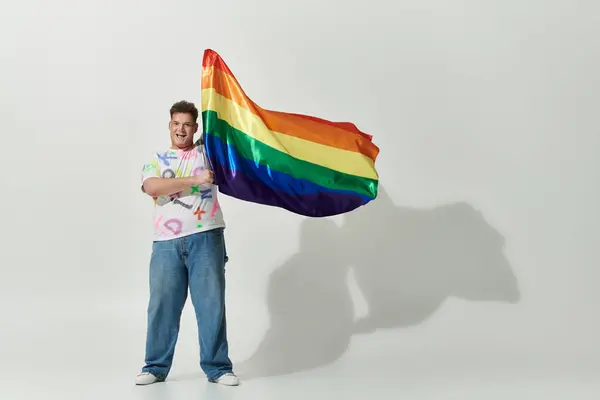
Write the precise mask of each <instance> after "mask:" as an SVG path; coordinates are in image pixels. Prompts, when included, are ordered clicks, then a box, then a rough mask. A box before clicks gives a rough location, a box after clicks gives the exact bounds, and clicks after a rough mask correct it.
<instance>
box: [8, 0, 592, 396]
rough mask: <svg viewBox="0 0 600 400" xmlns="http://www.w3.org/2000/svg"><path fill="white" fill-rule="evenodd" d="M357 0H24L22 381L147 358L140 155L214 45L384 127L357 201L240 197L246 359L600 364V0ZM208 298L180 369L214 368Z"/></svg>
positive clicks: (52, 381) (403, 364) (236, 302)
mask: <svg viewBox="0 0 600 400" xmlns="http://www.w3.org/2000/svg"><path fill="white" fill-rule="evenodd" d="M341 4H342V3H340V4H339V5H338V4H337V2H334V1H317V0H312V1H302V2H289V1H288V2H283V1H282V2H280V1H276V0H269V1H267V0H254V1H241V0H240V1H224V2H216V1H214V2H206V1H202V2H200V1H192V0H187V1H184V0H178V1H166V0H162V1H160V0H156V1H141V0H138V1H132V0H128V1H122V0H119V1H116V0H108V1H106V0H105V1H86V2H82V1H75V0H55V1H52V2H47V1H42V0H21V1H20V2H10V4H9V2H5V3H3V5H2V11H1V12H0V30H1V33H2V34H1V35H0V43H2V52H1V57H2V60H1V66H2V67H1V70H2V73H1V74H0V87H1V95H0V96H1V97H0V101H1V107H0V113H1V119H2V143H3V149H2V155H3V157H2V161H3V164H4V167H3V168H2V170H1V172H0V190H1V191H2V199H3V200H2V207H1V211H2V213H3V214H4V216H3V229H2V240H1V243H2V245H1V248H2V250H1V256H2V261H1V262H0V265H1V268H2V279H1V280H0V296H1V297H0V299H1V301H2V308H1V309H0V318H1V319H0V321H1V327H2V328H1V331H0V339H1V341H0V350H1V351H2V357H3V358H4V359H5V360H6V359H8V360H10V362H6V363H5V362H2V363H0V364H2V368H4V369H5V371H3V372H2V375H3V376H5V377H10V378H11V382H12V383H13V384H14V385H15V386H13V387H12V388H13V389H14V390H15V392H14V393H18V392H19V390H21V389H22V388H23V386H19V385H22V384H23V382H25V381H24V380H19V379H17V378H19V377H21V378H23V379H29V378H31V377H32V376H35V377H36V379H38V381H39V380H42V381H43V382H45V385H46V386H44V387H45V388H46V389H47V388H49V387H56V388H59V386H54V385H60V383H58V382H56V380H60V379H62V378H60V377H67V376H71V375H70V374H80V375H79V376H80V379H84V377H85V374H87V373H89V372H91V371H99V372H101V373H103V374H108V375H110V376H113V377H119V379H123V378H124V379H125V380H131V381H132V380H133V378H134V376H135V374H136V373H137V371H138V369H139V368H141V366H142V363H143V350H144V340H145V336H144V335H145V317H146V316H145V307H146V301H147V268H148V267H147V265H148V260H149V254H150V246H151V230H152V219H151V211H152V201H151V199H149V198H148V197H146V196H145V195H143V194H142V193H141V192H140V188H139V182H140V181H139V178H140V171H141V167H142V165H143V163H144V162H145V161H146V160H147V157H148V156H149V155H150V154H151V152H152V151H153V150H154V149H156V148H157V147H161V146H166V145H168V144H169V142H168V130H167V123H168V117H169V116H168V110H169V107H170V106H171V104H172V103H174V102H175V101H178V100H181V99H186V100H191V101H194V102H196V103H197V105H198V106H200V74H201V62H202V54H203V51H204V49H205V48H212V49H214V50H216V51H217V52H218V53H219V54H220V55H221V56H222V57H223V58H224V60H225V61H226V62H227V63H228V65H229V66H230V68H231V69H232V70H233V72H234V74H236V76H237V78H238V80H239V81H240V82H241V84H242V86H243V88H244V89H245V91H246V92H247V94H248V95H249V96H250V97H251V98H252V99H253V100H254V101H256V102H257V103H258V104H260V105H261V106H263V107H266V108H271V109H276V110H281V111H291V112H298V113H306V114H311V115H317V116H319V117H323V118H327V119H331V120H336V121H352V122H355V123H356V124H357V126H358V127H359V128H360V129H362V130H364V131H366V132H368V133H370V134H372V135H373V136H374V141H375V143H376V144H377V145H378V146H380V148H381V153H380V157H379V159H378V161H377V168H378V171H379V173H380V177H381V184H382V192H381V195H380V198H379V199H378V200H377V201H375V202H373V203H371V204H370V205H368V206H367V207H364V208H363V209H361V210H359V211H356V212H354V213H351V214H348V215H346V216H340V217H336V218H330V219H322V220H309V219H304V218H301V217H299V216H296V215H293V214H290V213H287V212H284V211H282V210H278V209H275V208H267V207H261V206H257V205H254V204H249V203H245V202H241V201H237V200H235V199H231V198H227V197H223V196H222V197H221V201H222V205H223V209H224V212H225V216H226V220H227V223H228V228H227V231H226V232H227V233H226V235H227V236H226V238H227V246H228V251H229V255H230V259H231V261H230V263H229V264H228V267H227V275H228V292H227V304H228V325H229V338H230V343H231V344H230V347H231V357H232V359H233V361H234V362H235V363H236V367H237V370H238V371H239V372H240V375H244V376H243V377H245V378H246V379H248V380H250V379H251V378H252V377H271V378H273V377H274V376H278V375H282V374H288V373H293V372H302V371H304V372H307V371H309V372H310V371H312V372H313V373H314V372H318V373H319V374H325V376H326V374H328V373H330V372H331V371H338V372H339V371H345V372H344V373H345V374H349V375H344V376H360V377H362V378H364V377H377V376H378V375H381V374H384V375H385V374H387V375H386V376H390V377H406V376H413V377H415V379H417V378H416V377H418V376H419V374H430V373H433V372H431V371H439V374H440V376H447V377H448V379H449V380H450V379H468V378H469V377H470V376H471V374H473V373H477V372H478V371H479V372H481V371H482V370H485V371H493V372H490V373H491V374H494V376H495V377H496V379H498V380H499V382H500V381H501V379H502V378H501V376H502V373H506V374H509V375H510V374H513V375H510V376H513V377H514V379H518V378H517V377H519V376H520V377H522V379H525V378H523V377H527V379H530V378H531V379H533V378H536V379H537V378H540V379H545V378H544V377H546V378H547V377H548V376H549V375H548V374H555V375H552V376H556V377H560V378H561V379H566V378H565V377H567V376H571V377H573V378H574V379H579V378H581V377H583V376H586V374H587V373H589V372H591V371H594V370H595V371H596V373H597V372H598V367H599V365H600V362H599V361H598V360H599V359H600V341H598V337H599V335H600V317H599V313H598V305H599V304H600V291H598V289H597V288H598V282H599V280H600V268H598V266H599V265H600V257H599V256H598V252H597V247H598V243H600V234H599V228H598V223H599V222H600V221H599V219H600V218H599V215H598V204H599V202H600V188H599V183H598V182H599V178H600V172H599V171H600V162H599V161H598V156H599V155H600V135H599V133H600V129H599V127H600V124H599V123H598V119H597V113H598V105H599V104H600V78H599V75H598V70H599V68H600V56H599V55H598V46H599V41H600V40H599V39H598V38H600V20H599V17H598V15H600V4H599V3H598V2H595V1H591V0H590V1H583V0H570V1H567V0H563V1H558V0H555V1H551V0H544V1H542V0H527V1H491V0H486V1H467V0H455V1H452V2H450V1H442V0H438V1H435V0H427V1H423V0H400V1H398V2H395V5H392V2H387V1H383V0H375V1H369V2H359V1H353V2H343V5H341ZM192 310H193V309H192V307H191V304H190V303H189V302H188V304H187V305H186V309H185V315H184V321H183V325H182V332H181V336H180V340H179V344H178V347H177V350H176V351H177V352H176V356H175V358H176V362H175V366H174V369H173V374H174V376H180V377H182V376H183V377H185V376H187V375H190V374H192V375H190V376H196V375H198V374H200V372H199V371H200V370H199V367H198V365H197V345H196V328H195V325H194V323H195V321H194V319H193V315H192V312H193V311H192ZM301 330H302V331H301ZM499 371H501V372H502V373H500V372H499ZM340 373H341V372H340ZM411 374H412V375H411ZM509 375H507V376H509ZM510 379H513V378H510ZM128 382H129V381H128ZM507 382H508V381H507ZM510 382H514V381H510ZM6 387H7V386H4V388H5V389H6ZM9 387H10V386H9ZM19 388H21V389H19ZM29 389H30V390H46V389H41V388H29ZM14 393H13V394H14ZM12 398H14V397H12Z"/></svg>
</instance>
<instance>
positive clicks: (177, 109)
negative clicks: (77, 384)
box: [136, 101, 239, 386]
mask: <svg viewBox="0 0 600 400" xmlns="http://www.w3.org/2000/svg"><path fill="white" fill-rule="evenodd" d="M170 115H171V119H170V121H169V131H170V136H171V146H170V148H168V149H165V151H160V152H157V153H155V154H154V155H153V156H152V157H151V159H150V160H149V162H148V163H147V164H145V165H144V167H143V170H142V191H143V192H144V193H146V194H147V195H149V196H151V197H152V198H153V199H154V205H155V208H154V233H153V243H152V254H151V258H150V271H149V284H150V296H149V302H148V310H147V312H148V315H147V318H148V321H147V323H148V326H147V334H146V350H145V352H146V354H145V366H144V367H143V368H142V370H141V372H140V373H139V374H138V375H137V377H136V384H137V385H148V384H152V383H156V382H161V381H164V380H165V379H166V378H167V375H168V374H169V371H170V369H171V365H172V361H173V355H174V350H175V344H176V342H177V337H178V334H179V325H180V318H181V314H182V311H183V307H184V304H185V302H186V300H187V293H188V287H189V293H190V297H191V301H192V304H193V307H194V311H195V316H196V321H197V326H198V339H199V345H200V367H201V368H202V370H203V371H204V373H205V374H206V376H207V378H208V381H209V382H212V383H220V384H224V385H228V386H236V385H238V384H239V380H238V378H237V376H236V375H235V374H234V373H233V368H232V362H231V360H230V359H229V355H228V352H229V349H228V342H227V331H226V315H225V264H226V263H227V261H228V256H227V250H226V247H225V238H224V229H225V222H224V218H223V212H222V210H221V207H220V206H219V201H218V199H217V187H216V186H215V185H214V184H213V174H212V171H211V170H210V165H209V162H208V159H207V156H206V153H205V148H204V141H203V139H202V137H201V138H200V139H199V140H198V141H196V142H194V134H195V133H196V132H197V130H198V123H197V120H198V109H197V108H196V106H195V105H194V103H191V102H187V101H180V102H177V103H175V104H173V106H172V107H171V109H170Z"/></svg>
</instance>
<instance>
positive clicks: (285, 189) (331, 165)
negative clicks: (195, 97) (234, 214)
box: [202, 49, 379, 217]
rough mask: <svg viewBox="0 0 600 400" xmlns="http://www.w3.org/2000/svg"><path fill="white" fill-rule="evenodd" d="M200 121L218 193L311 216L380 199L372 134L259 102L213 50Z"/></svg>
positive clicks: (207, 58) (205, 66) (207, 56)
mask: <svg viewBox="0 0 600 400" xmlns="http://www.w3.org/2000/svg"><path fill="white" fill-rule="evenodd" d="M202 124H203V137H204V143H205V147H206V153H207V156H208V158H209V161H210V163H211V165H212V168H213V172H214V178H215V183H216V184H217V185H218V187H219V192H221V193H223V194H226V195H229V196H232V197H234V198H237V199H241V200H245V201H249V202H253V203H258V204H263V205H269V206H274V207H280V208H283V209H285V210H288V211H291V212H294V213H297V214H300V215H304V216H309V217H326V216H331V215H337V214H342V213H346V212H349V211H352V210H354V209H356V208H358V207H360V206H362V205H365V204H367V203H368V202H369V201H371V200H373V199H374V198H375V197H376V196H377V189H378V182H379V177H378V174H377V171H376V169H375V159H376V158H377V155H378V154H379V148H378V147H377V146H376V145H375V144H373V143H372V141H371V139H372V136H371V135H368V134H366V133H363V132H361V131H359V130H358V129H357V128H356V126H355V125H354V124H352V123H348V122H331V121H327V120H323V119H320V118H315V117H311V116H307V115H300V114H292V113H285V112H277V111H270V110H266V109H263V108H261V107H259V106H258V105H256V104H255V103H254V102H253V101H252V100H250V98H249V97H248V96H247V95H246V94H245V93H244V91H243V90H242V88H241V86H240V84H239V83H238V81H237V79H236V78H235V76H234V75H233V73H232V72H231V70H230V69H229V68H228V67H227V65H226V64H225V62H224V61H223V60H222V59H221V57H220V56H219V55H218V54H217V53H216V52H215V51H213V50H210V49H207V50H205V52H204V57H203V62H202Z"/></svg>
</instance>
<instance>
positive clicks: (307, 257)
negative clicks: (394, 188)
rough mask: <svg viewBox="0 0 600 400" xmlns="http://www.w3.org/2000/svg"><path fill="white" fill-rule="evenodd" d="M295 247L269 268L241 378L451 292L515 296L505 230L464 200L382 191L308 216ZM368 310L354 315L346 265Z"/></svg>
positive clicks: (408, 317)
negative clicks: (264, 317) (343, 208)
mask: <svg viewBox="0 0 600 400" xmlns="http://www.w3.org/2000/svg"><path fill="white" fill-rule="evenodd" d="M301 230H302V231H301V244H300V250H299V251H298V252H297V253H296V254H294V255H293V256H292V257H290V259H289V260H288V261H287V262H286V263H284V264H283V265H282V266H281V267H279V268H278V269H276V270H275V271H274V272H273V273H272V275H271V276H270V277H269V282H268V300H267V303H268V309H269V313H270V328H269V329H268V331H267V333H266V335H265V337H264V339H263V340H262V342H261V343H260V345H259V346H258V348H257V350H256V352H255V353H254V354H253V355H252V356H251V357H250V358H249V359H248V360H246V361H243V362H241V363H238V364H237V365H236V366H235V367H236V371H237V373H238V374H239V375H240V377H241V378H243V379H252V378H258V377H267V376H277V375H284V374H290V373H294V372H300V371H305V370H308V369H313V368H317V367H321V366H324V365H327V364H329V363H332V362H334V361H336V360H337V359H338V358H340V357H341V356H342V355H343V354H344V353H345V352H346V350H347V349H348V345H349V343H350V340H351V338H352V336H353V335H356V334H366V333H370V332H374V331H375V330H378V329H393V328H402V327H408V326H411V325H416V324H419V323H421V322H423V321H424V320H426V319H427V318H430V317H431V316H432V315H433V314H434V313H435V312H436V310H438V309H439V307H440V306H441V305H442V303H443V302H444V301H445V300H446V299H448V298H449V297H451V296H453V297H457V298H461V299H465V300H470V301H479V302H481V301H495V302H505V303H516V302H517V301H518V300H519V297H520V295H519V289H518V285H517V279H516V277H515V274H514V273H513V271H512V269H511V266H510V265H509V263H508V260H507V259H506V257H505V256H504V253H503V248H504V238H503V237H502V236H501V235H500V234H499V233H498V232H497V231H496V230H495V229H494V228H493V227H491V226H490V225H489V224H488V223H487V222H486V221H485V219H484V217H483V216H482V214H481V213H480V212H478V211H477V210H475V209H474V208H473V207H471V206H470V205H468V204H466V203H454V204H449V205H445V206H441V207H436V208H432V209H412V208H406V207H397V206H396V205H394V203H393V201H392V200H391V198H390V197H389V196H388V194H387V192H386V191H385V188H383V187H380V192H379V196H378V198H377V199H376V200H375V201H373V202H371V203H370V204H369V205H367V206H364V207H362V208H360V209H358V210H355V211H354V212H352V213H349V214H346V215H345V216H344V220H343V223H342V226H340V227H338V225H336V224H335V223H334V222H333V221H331V220H328V219H306V220H305V221H304V222H303V223H302V227H301ZM351 272H352V274H353V277H354V280H355V282H356V284H357V286H358V288H359V290H360V292H361V295H362V297H363V298H364V300H365V301H366V304H367V307H368V315H367V316H366V317H364V318H363V319H360V320H358V321H355V310H354V305H353V304H354V303H353V301H352V298H351V292H350V286H349V277H348V276H349V274H350V273H351Z"/></svg>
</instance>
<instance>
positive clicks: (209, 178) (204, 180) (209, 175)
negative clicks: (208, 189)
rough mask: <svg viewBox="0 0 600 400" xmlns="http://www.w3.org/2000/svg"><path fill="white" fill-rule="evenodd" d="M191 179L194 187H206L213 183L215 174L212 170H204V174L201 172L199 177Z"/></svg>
mask: <svg viewBox="0 0 600 400" xmlns="http://www.w3.org/2000/svg"><path fill="white" fill-rule="evenodd" d="M190 178H191V182H192V186H196V185H206V184H210V183H213V181H214V174H213V172H212V171H211V170H209V169H205V170H202V172H200V173H199V174H198V175H196V176H192V177H190Z"/></svg>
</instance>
